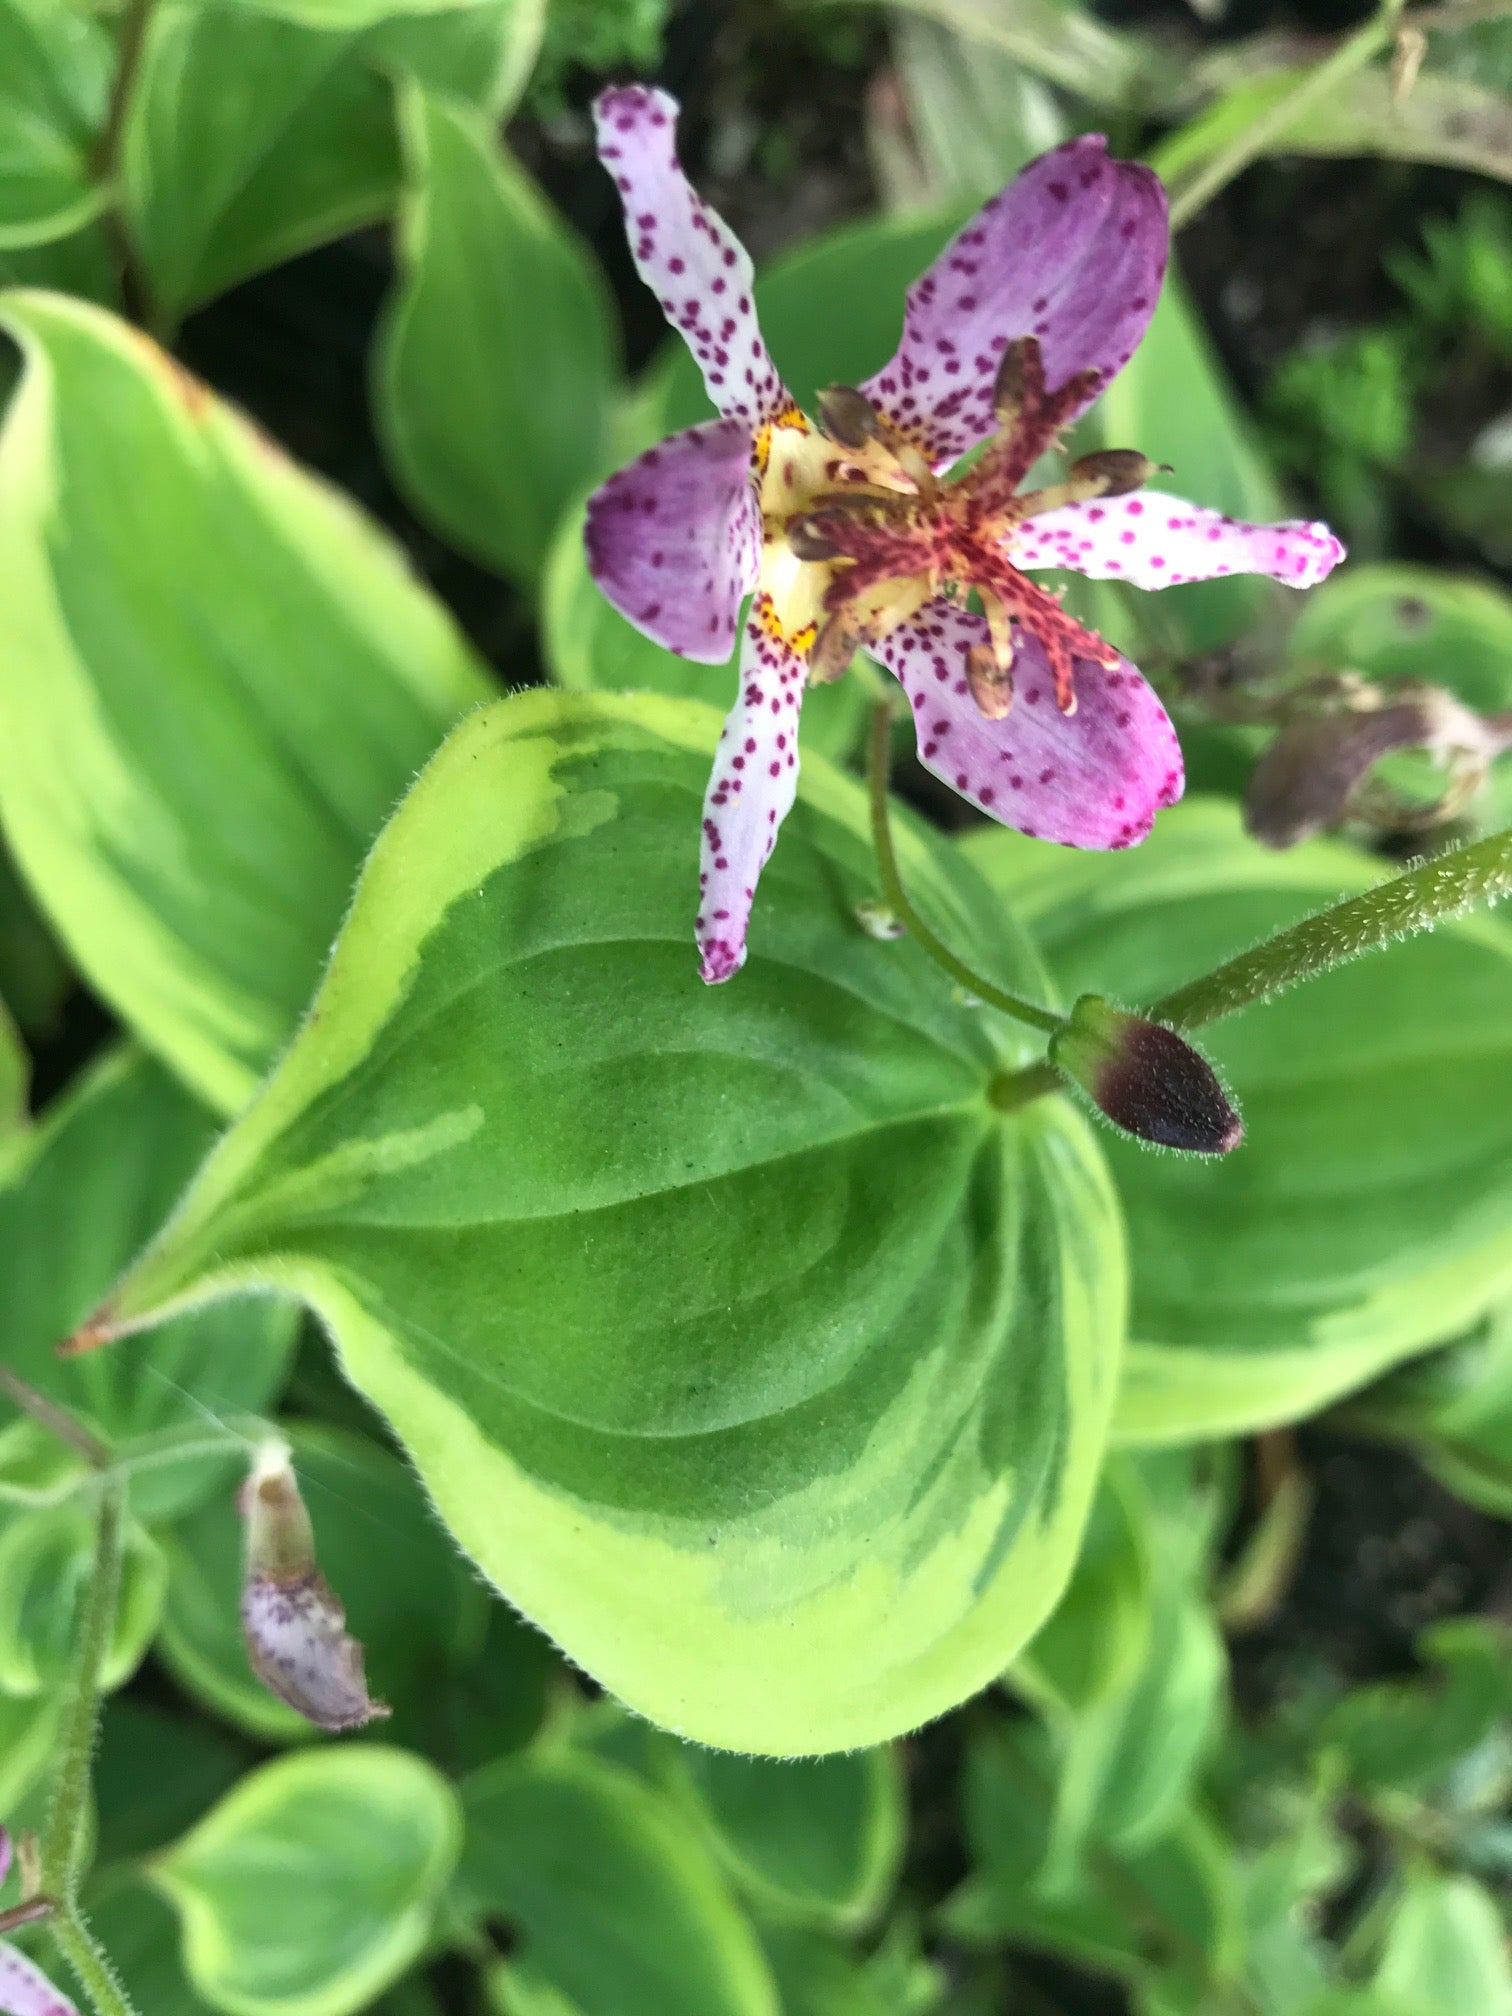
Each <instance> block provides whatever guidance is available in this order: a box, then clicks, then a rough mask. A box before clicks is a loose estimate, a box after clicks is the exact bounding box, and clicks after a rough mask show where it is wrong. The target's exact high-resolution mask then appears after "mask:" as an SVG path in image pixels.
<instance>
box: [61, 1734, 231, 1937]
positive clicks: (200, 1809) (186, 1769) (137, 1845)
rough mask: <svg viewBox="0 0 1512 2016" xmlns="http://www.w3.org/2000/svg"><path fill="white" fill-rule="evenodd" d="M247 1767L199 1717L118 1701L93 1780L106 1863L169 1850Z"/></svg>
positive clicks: (101, 1852) (102, 1857)
mask: <svg viewBox="0 0 1512 2016" xmlns="http://www.w3.org/2000/svg"><path fill="white" fill-rule="evenodd" d="M247 1763H248V1752H247V1747H246V1745H245V1744H242V1743H238V1742H237V1741H236V1740H235V1739H234V1738H233V1737H230V1736H228V1735H227V1734H226V1733H225V1731H224V1730H221V1729H217V1728H215V1727H213V1726H212V1725H211V1724H210V1723H208V1722H204V1721H201V1720H200V1719H199V1718H198V1717H191V1716H188V1715H170V1714H168V1713H166V1712H165V1711H164V1710H163V1709H161V1708H156V1707H150V1706H148V1704H147V1703H145V1702H142V1701H137V1700H135V1699H133V1698H132V1697H131V1696H130V1695H127V1696H126V1697H125V1698H124V1699H122V1700H120V1701H115V1702H112V1704H111V1706H110V1709H109V1712H108V1713H107V1714H106V1715H105V1716H104V1717H103V1718H102V1723H101V1730H100V1748H99V1754H98V1756H97V1757H96V1758H95V1763H94V1773H93V1777H92V1780H91V1784H92V1788H93V1791H94V1797H95V1804H96V1807H97V1809H98V1813H99V1828H100V1839H99V1859H100V1861H102V1862H116V1861H122V1862H126V1861H137V1860H140V1858H141V1857H142V1856H144V1855H150V1854H151V1853H152V1852H153V1851H154V1850H155V1849H158V1848H164V1847H166V1846H167V1845H168V1843H169V1842H170V1841H173V1840H176V1839H177V1837H178V1836H179V1835H180V1834H182V1833H184V1832H185V1831H186V1830H187V1829H188V1828H190V1827H191V1826H192V1825H193V1824H194V1822H195V1821H196V1820H198V1819H199V1817H200V1815H201V1814H202V1813H204V1812H206V1811H207V1810H208V1808H209V1807H210V1806H212V1805H213V1804H214V1803H215V1801H216V1800H217V1799H219V1798H220V1796H221V1795H222V1793H224V1792H229V1791H230V1789H231V1787H232V1786H233V1785H234V1784H235V1782H236V1780H237V1779H238V1778H239V1777H240V1776H241V1774H242V1772H243V1771H244V1770H245V1769H246V1767H247ZM156 1908H157V1906H156V1901H155V1900H154V1909H156Z"/></svg>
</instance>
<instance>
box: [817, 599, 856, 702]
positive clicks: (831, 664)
mask: <svg viewBox="0 0 1512 2016" xmlns="http://www.w3.org/2000/svg"><path fill="white" fill-rule="evenodd" d="M860 642H861V640H860V638H859V637H858V636H857V635H856V632H855V631H854V630H852V629H851V627H850V625H849V624H848V623H847V622H846V621H845V620H844V618H843V617H841V616H831V617H830V618H829V619H828V620H827V621H826V622H825V623H824V624H823V625H821V627H820V631H819V635H818V636H817V637H816V638H815V639H814V648H813V650H812V651H810V653H809V667H808V676H809V683H810V685H812V686H827V685H828V684H829V682H830V681H831V680H832V679H838V678H839V677H840V675H841V673H842V672H844V671H845V670H846V668H847V667H848V666H849V664H850V662H851V660H852V658H854V657H855V655H856V649H857V646H858V645H859V644H860Z"/></svg>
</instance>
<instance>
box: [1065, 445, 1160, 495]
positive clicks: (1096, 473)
mask: <svg viewBox="0 0 1512 2016" xmlns="http://www.w3.org/2000/svg"><path fill="white" fill-rule="evenodd" d="M1170 466H1171V465H1170V463H1169V462H1152V461H1151V460H1150V458H1149V456H1148V455H1141V454H1140V452H1139V450H1138V449H1137V448H1101V449H1099V450H1098V452H1097V453H1096V454H1095V455H1082V456H1080V457H1078V459H1077V460H1076V461H1075V462H1073V463H1072V464H1071V467H1070V469H1069V470H1068V471H1067V472H1066V474H1067V480H1068V482H1070V483H1073V484H1095V485H1096V486H1097V487H1096V488H1095V489H1088V490H1085V491H1083V492H1082V495H1084V496H1089V497H1127V496H1128V494H1129V492H1130V491H1131V490H1142V489H1143V488H1144V486H1145V485H1146V483H1148V482H1149V480H1150V478H1151V477H1152V476H1154V475H1157V474H1158V473H1159V472H1160V471H1161V470H1162V469H1167V470H1168V469H1169V468H1170Z"/></svg>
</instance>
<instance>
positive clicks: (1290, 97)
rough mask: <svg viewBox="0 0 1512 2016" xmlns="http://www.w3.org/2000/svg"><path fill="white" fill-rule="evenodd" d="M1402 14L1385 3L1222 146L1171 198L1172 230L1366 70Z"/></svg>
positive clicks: (1397, 4)
mask: <svg viewBox="0 0 1512 2016" xmlns="http://www.w3.org/2000/svg"><path fill="white" fill-rule="evenodd" d="M1401 12H1402V0H1382V5H1381V6H1380V8H1379V9H1378V11H1377V12H1376V13H1375V14H1374V15H1373V16H1372V17H1371V19H1370V20H1369V21H1367V22H1366V23H1365V24H1364V26H1363V27H1360V28H1357V29H1356V30H1355V32H1354V33H1353V34H1352V35H1350V36H1348V37H1347V38H1346V39H1345V40H1344V41H1343V42H1341V43H1340V44H1339V46H1338V48H1337V49H1335V50H1334V52H1333V54H1332V55H1331V56H1328V57H1326V58H1325V59H1324V60H1323V62H1321V63H1319V64H1318V65H1317V67H1316V68H1315V69H1312V70H1309V71H1308V72H1307V74H1306V76H1305V77H1299V78H1298V79H1297V82H1296V83H1295V84H1294V85H1293V86H1292V88H1291V90H1290V91H1288V92H1287V93H1286V94H1285V95H1284V96H1283V97H1281V98H1278V99H1277V100H1276V101H1275V103H1274V104H1272V105H1268V106H1267V107H1266V108H1265V110H1264V111H1263V112H1261V113H1259V114H1258V115H1257V116H1256V117H1255V118H1254V119H1253V120H1251V122H1250V124H1249V125H1248V126H1246V127H1245V129H1244V131H1243V132H1242V133H1238V134H1236V135H1235V137H1234V138H1233V139H1232V140H1231V141H1230V142H1229V144H1228V145H1227V146H1226V147H1220V148H1219V149H1218V151H1217V153H1215V154H1214V155H1213V156H1212V158H1211V159H1210V160H1209V161H1208V162H1207V164H1206V165H1205V166H1204V167H1202V168H1199V169H1198V170H1197V172H1196V173H1195V174H1194V175H1193V176H1192V178H1191V180H1190V181H1188V182H1186V183H1184V184H1181V185H1180V186H1178V188H1177V191H1176V193H1175V195H1174V196H1173V197H1172V199H1171V229H1172V231H1179V230H1180V229H1181V228H1182V226H1183V225H1185V224H1190V223H1191V221H1192V219H1193V218H1194V217H1195V216H1196V215H1197V213H1198V211H1199V210H1201V209H1202V208H1203V207H1204V206H1205V205H1206V204H1208V203H1210V202H1211V201H1212V199H1213V198H1214V197H1215V196H1216V195H1217V194H1218V192H1219V190H1220V189H1223V188H1226V187H1227V185H1228V184H1229V183H1230V182H1232V181H1233V179H1234V177H1235V176H1236V175H1237V174H1239V173H1240V171H1241V170H1242V169H1245V168H1247V167H1248V166H1249V164H1250V163H1251V162H1252V161H1254V160H1255V159H1256V158H1257V157H1258V156H1259V155H1261V154H1263V153H1264V152H1265V150H1266V149H1267V148H1268V147H1269V146H1270V144H1271V142H1272V141H1274V140H1276V139H1278V138H1280V136H1281V135H1283V134H1284V133H1285V131H1286V129H1287V127H1288V126H1290V125H1292V124H1293V123H1294V122H1295V121H1296V120H1297V119H1298V118H1299V117H1300V116H1301V115H1302V113H1304V112H1305V111H1306V110H1307V109H1308V107H1309V106H1310V105H1314V104H1316V103H1317V102H1318V100H1319V99H1322V98H1326V97H1327V96H1328V94H1329V92H1330V91H1334V90H1337V89H1338V87H1339V85H1340V84H1342V83H1343V82H1344V80H1345V79H1346V78H1348V77H1352V76H1353V75H1354V73H1355V72H1356V71H1357V70H1363V69H1364V67H1365V65H1366V64H1367V63H1368V62H1369V61H1370V60H1371V58H1372V57H1373V56H1376V55H1378V54H1379V53H1380V51H1381V50H1382V49H1384V48H1385V47H1386V46H1387V45H1388V44H1389V43H1390V41H1391V39H1392V37H1393V36H1394V35H1395V33H1396V30H1397V23H1398V20H1399V17H1400V15H1401ZM1179 137H1180V136H1178V138H1179Z"/></svg>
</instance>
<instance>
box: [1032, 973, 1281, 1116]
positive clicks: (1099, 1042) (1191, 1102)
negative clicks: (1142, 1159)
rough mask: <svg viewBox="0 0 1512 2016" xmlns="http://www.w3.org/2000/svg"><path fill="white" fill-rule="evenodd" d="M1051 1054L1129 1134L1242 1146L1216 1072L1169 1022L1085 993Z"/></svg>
mask: <svg viewBox="0 0 1512 2016" xmlns="http://www.w3.org/2000/svg"><path fill="white" fill-rule="evenodd" d="M1050 1057H1051V1061H1052V1062H1053V1063H1054V1064H1055V1066H1056V1068H1057V1069H1058V1070H1060V1071H1062V1072H1063V1073H1064V1074H1065V1076H1066V1077H1068V1078H1069V1079H1071V1080H1072V1081H1073V1082H1074V1083H1075V1084H1077V1085H1079V1086H1080V1087H1081V1089H1082V1090H1083V1091H1084V1092H1085V1093H1086V1095H1087V1097H1088V1098H1089V1099H1090V1100H1091V1101H1092V1103H1093V1105H1094V1106H1096V1107H1097V1108H1098V1109H1099V1110H1100V1111H1101V1112H1103V1113H1105V1114H1106V1115H1107V1116H1108V1118H1109V1119H1110V1120H1111V1121H1112V1122H1113V1124H1114V1126H1115V1127H1121V1128H1122V1129H1123V1130H1124V1132H1125V1133H1126V1134H1134V1135H1137V1136H1138V1137H1139V1139H1140V1140H1141V1141H1153V1142H1156V1143H1157V1144H1158V1145H1159V1146H1160V1147H1162V1148H1180V1149H1183V1150H1185V1151H1186V1152H1187V1153H1188V1154H1192V1155H1226V1154H1227V1153H1228V1152H1229V1150H1230V1149H1231V1148H1234V1147H1237V1146H1238V1143H1239V1140H1240V1137H1241V1135H1242V1134H1243V1132H1244V1124H1243V1122H1242V1121H1241V1120H1240V1118H1239V1115H1238V1114H1237V1113H1236V1112H1235V1111H1234V1108H1233V1106H1232V1105H1231V1104H1230V1103H1229V1098H1228V1094H1227V1093H1226V1092H1225V1091H1224V1089H1223V1087H1222V1085H1221V1084H1220V1083H1219V1081H1218V1074H1217V1072H1216V1071H1215V1070H1214V1069H1213V1067H1212V1065H1211V1064H1209V1062H1208V1061H1207V1059H1206V1058H1205V1057H1204V1056H1203V1055H1202V1053H1201V1051H1200V1050H1196V1049H1194V1048H1193V1046H1192V1045H1191V1044H1190V1043H1188V1042H1187V1040H1186V1038H1185V1037H1183V1036H1178V1035H1177V1034H1176V1031H1175V1030H1174V1029H1167V1028H1166V1027H1165V1025H1164V1024H1163V1023H1160V1022H1147V1021H1146V1020H1145V1019H1144V1018H1143V1016H1140V1015H1129V1014H1126V1013H1125V1012H1124V1010H1123V1009H1122V1008H1115V1007H1113V1006H1112V1004H1111V1003H1110V1002H1107V1001H1104V1000H1102V999H1101V998H1100V996H1098V995H1096V994H1083V996H1082V997H1081V999H1080V1000H1079V1001H1078V1002H1077V1004H1076V1006H1075V1007H1074V1008H1073V1009H1072V1010H1071V1016H1070V1020H1069V1021H1068V1022H1067V1023H1066V1024H1065V1026H1064V1028H1062V1029H1060V1030H1058V1031H1057V1033H1056V1034H1055V1036H1054V1037H1052V1038H1051V1042H1050Z"/></svg>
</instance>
